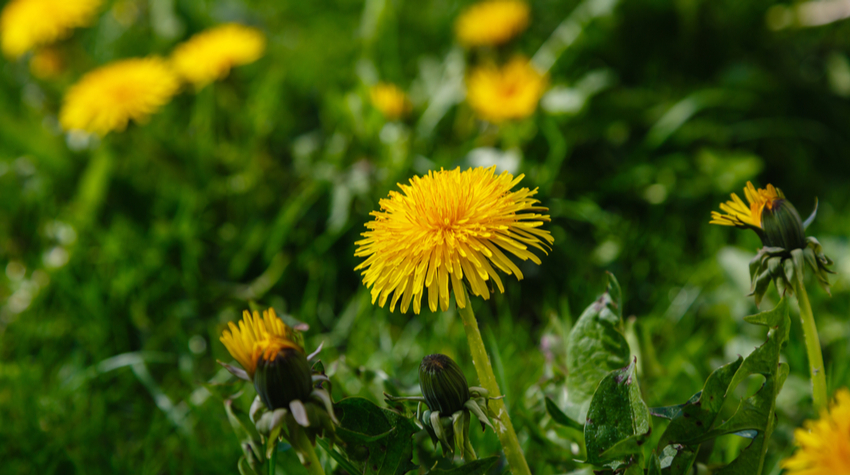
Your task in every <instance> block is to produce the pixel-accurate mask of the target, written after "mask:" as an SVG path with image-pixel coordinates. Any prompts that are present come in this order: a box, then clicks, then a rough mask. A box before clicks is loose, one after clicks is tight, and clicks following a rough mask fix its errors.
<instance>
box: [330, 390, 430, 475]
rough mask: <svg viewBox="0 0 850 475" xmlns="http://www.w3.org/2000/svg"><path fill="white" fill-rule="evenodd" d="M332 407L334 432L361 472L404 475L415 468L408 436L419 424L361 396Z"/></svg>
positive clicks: (411, 442) (410, 437) (416, 429)
mask: <svg viewBox="0 0 850 475" xmlns="http://www.w3.org/2000/svg"><path fill="white" fill-rule="evenodd" d="M335 409H336V413H337V418H338V419H339V421H340V426H339V428H338V429H337V435H338V436H339V438H340V439H342V440H343V442H345V451H346V453H347V454H348V456H349V459H350V460H351V461H352V462H353V463H355V464H357V465H360V466H361V467H362V470H363V472H362V473H367V474H379V475H404V474H405V473H407V472H409V471H411V470H415V469H416V468H417V465H415V464H414V463H413V461H412V460H411V457H412V454H413V439H412V436H413V434H414V433H416V432H419V427H417V426H416V424H414V423H413V422H412V421H411V420H410V419H407V418H405V417H403V416H401V415H399V414H397V413H395V412H393V411H389V410H387V409H383V408H380V407H378V406H376V405H375V404H374V403H373V402H371V401H369V400H367V399H363V398H346V399H343V400H342V401H339V402H338V403H337V404H336V406H335Z"/></svg>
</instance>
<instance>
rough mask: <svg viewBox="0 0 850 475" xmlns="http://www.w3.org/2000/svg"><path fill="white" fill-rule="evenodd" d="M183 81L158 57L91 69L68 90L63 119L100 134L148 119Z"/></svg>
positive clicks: (69, 127) (65, 124)
mask: <svg viewBox="0 0 850 475" xmlns="http://www.w3.org/2000/svg"><path fill="white" fill-rule="evenodd" d="M179 87H180V82H179V80H178V79H177V77H176V76H175V75H174V73H173V72H171V69H170V68H169V67H168V64H167V63H166V62H165V61H164V60H162V59H160V58H156V57H150V58H134V59H126V60H122V61H117V62H114V63H112V64H108V65H106V66H103V67H101V68H99V69H95V70H94V71H91V72H89V73H88V74H86V75H85V76H83V78H82V79H80V81H79V82H77V83H76V84H75V85H73V86H71V88H70V89H69V90H68V92H67V93H66V94H65V99H64V101H63V104H62V110H61V111H60V113H59V121H60V123H61V124H62V127H63V128H64V129H65V130H84V131H86V132H93V133H97V134H100V135H105V134H106V133H108V132H110V131H113V130H118V131H120V130H124V129H125V128H126V127H127V122H129V121H130V119H132V120H134V121H136V122H143V121H145V120H146V119H147V118H148V116H150V115H151V114H153V113H154V112H156V111H157V110H158V109H159V108H160V107H162V106H163V105H165V104H166V103H168V101H170V100H171V97H172V96H173V95H174V94H175V93H176V92H177V89H178V88H179Z"/></svg>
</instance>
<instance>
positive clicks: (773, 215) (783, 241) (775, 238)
mask: <svg viewBox="0 0 850 475" xmlns="http://www.w3.org/2000/svg"><path fill="white" fill-rule="evenodd" d="M761 219H762V229H763V230H764V237H765V240H766V241H767V242H765V243H764V244H765V245H766V246H771V247H781V248H784V249H786V250H788V251H792V250H794V249H802V248H804V247H806V232H805V231H804V230H803V221H802V220H801V219H800V214H799V213H797V209H796V208H794V205H793V204H791V202H790V201H788V200H786V199H781V198H780V199H777V200H774V201H773V202H771V203H769V204H768V205H766V206H765V207H764V210H763V211H762V216H761Z"/></svg>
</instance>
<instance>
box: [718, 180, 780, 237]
mask: <svg viewBox="0 0 850 475" xmlns="http://www.w3.org/2000/svg"><path fill="white" fill-rule="evenodd" d="M744 196H746V198H747V202H748V203H749V206H747V205H746V204H745V203H744V201H743V200H741V198H738V195H736V194H735V193H732V200H731V201H727V202H726V203H720V209H721V210H723V211H725V212H726V214H720V213H719V212H717V211H712V212H711V221H710V223H711V224H719V225H721V226H738V227H748V226H752V227H755V228H761V216H762V212H763V211H764V209H765V208H767V209H773V206H774V204H775V203H777V202H778V201H779V200H781V199H784V198H785V195H784V194H783V193H782V190H780V189H779V188H776V187H774V186H773V185H770V184H768V185H767V188H759V189H758V190H757V189H756V187H755V186H753V184H752V183H751V182H749V181H748V182H747V187H746V188H744Z"/></svg>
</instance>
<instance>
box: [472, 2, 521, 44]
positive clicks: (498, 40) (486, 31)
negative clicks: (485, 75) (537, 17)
mask: <svg viewBox="0 0 850 475" xmlns="http://www.w3.org/2000/svg"><path fill="white" fill-rule="evenodd" d="M529 13H530V11H529V8H528V4H527V3H525V2H522V1H518V0H489V1H484V2H481V3H476V4H475V5H473V6H471V7H469V8H467V9H466V10H465V11H464V12H463V13H461V15H460V16H459V17H458V19H457V22H456V23H455V33H456V34H457V38H458V41H460V42H461V44H463V45H464V46H495V45H500V44H502V43H505V42H507V41H508V40H510V39H511V38H513V37H514V36H516V35H518V34H519V33H521V32H522V31H523V30H525V29H526V28H527V27H528V17H529Z"/></svg>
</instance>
